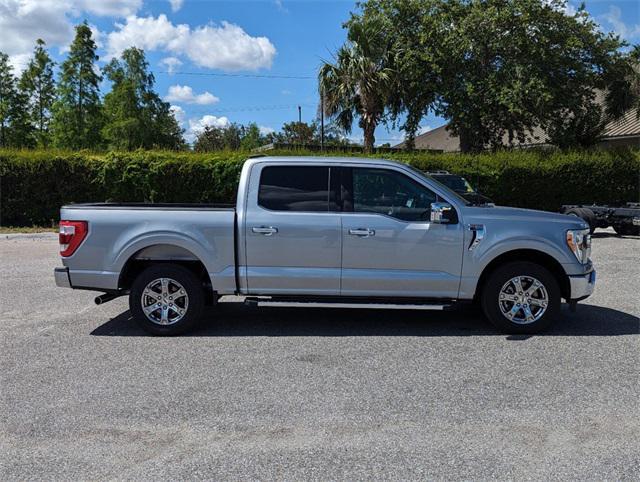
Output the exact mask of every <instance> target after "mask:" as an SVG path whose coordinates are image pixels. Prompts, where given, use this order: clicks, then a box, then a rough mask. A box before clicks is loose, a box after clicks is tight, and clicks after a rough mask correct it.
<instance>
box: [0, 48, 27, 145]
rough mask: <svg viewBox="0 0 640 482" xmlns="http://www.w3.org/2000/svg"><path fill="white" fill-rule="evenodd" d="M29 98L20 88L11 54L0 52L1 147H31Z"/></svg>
mask: <svg viewBox="0 0 640 482" xmlns="http://www.w3.org/2000/svg"><path fill="white" fill-rule="evenodd" d="M32 134H33V128H32V126H31V124H30V123H29V118H28V116H27V98H26V96H25V95H24V94H22V93H21V92H20V91H19V90H18V85H17V80H16V78H15V76H14V75H13V67H12V66H11V65H10V64H9V56H8V55H7V54H5V53H3V52H0V147H31V146H32V145H33V135H32Z"/></svg>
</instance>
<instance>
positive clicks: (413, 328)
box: [91, 302, 640, 340]
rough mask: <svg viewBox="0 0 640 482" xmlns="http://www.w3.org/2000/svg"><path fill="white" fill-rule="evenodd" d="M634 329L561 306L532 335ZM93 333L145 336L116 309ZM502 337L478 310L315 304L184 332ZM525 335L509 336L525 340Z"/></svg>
mask: <svg viewBox="0 0 640 482" xmlns="http://www.w3.org/2000/svg"><path fill="white" fill-rule="evenodd" d="M638 333H640V318H638V317H637V316H634V315H631V314H629V313H624V312H622V311H617V310H614V309H611V308H604V307H601V306H592V305H579V306H578V311H577V312H576V313H571V312H570V311H569V310H568V308H567V307H566V306H564V307H563V310H562V315H561V317H560V319H559V320H558V321H557V322H556V323H555V324H554V325H553V326H552V328H551V329H550V330H549V331H547V332H545V333H544V334H542V335H536V336H619V335H636V334H638ZM91 335H94V336H151V335H147V333H146V332H145V331H143V330H142V329H141V328H139V327H138V326H137V325H136V323H135V322H134V321H133V320H132V319H131V314H130V313H129V311H125V312H124V313H121V314H120V315H118V316H117V317H115V318H113V319H111V320H109V321H108V322H106V323H104V324H103V325H101V326H99V327H97V328H96V329H95V330H93V331H92V332H91ZM496 335H498V336H505V335H503V334H501V333H500V332H498V331H497V330H496V329H495V328H493V327H492V326H491V325H490V324H489V323H488V322H486V321H485V320H484V319H483V318H482V317H481V316H480V315H478V314H469V313H465V312H459V311H446V312H437V311H426V312H425V311H413V310H371V309H319V308H266V307H265V308H251V307H247V306H245V305H244V304H243V303H238V302H234V303H230V302H226V303H220V304H219V305H218V307H216V308H215V309H210V310H208V311H207V312H206V314H205V315H204V318H203V320H202V322H201V323H200V324H199V325H198V327H196V329H194V330H193V331H191V332H189V333H187V334H185V335H183V336H186V337H200V336H203V337H204V336H211V337H225V336H425V337H431V336H496ZM530 337H531V336H530V335H524V336H523V335H511V336H507V339H508V340H526V339H528V338H530Z"/></svg>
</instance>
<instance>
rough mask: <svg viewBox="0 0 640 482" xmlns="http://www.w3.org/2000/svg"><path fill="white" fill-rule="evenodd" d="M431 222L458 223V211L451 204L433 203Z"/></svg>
mask: <svg viewBox="0 0 640 482" xmlns="http://www.w3.org/2000/svg"><path fill="white" fill-rule="evenodd" d="M431 222H432V223H434V224H455V223H456V222H458V220H457V216H456V210H455V209H453V207H452V206H451V204H449V203H431Z"/></svg>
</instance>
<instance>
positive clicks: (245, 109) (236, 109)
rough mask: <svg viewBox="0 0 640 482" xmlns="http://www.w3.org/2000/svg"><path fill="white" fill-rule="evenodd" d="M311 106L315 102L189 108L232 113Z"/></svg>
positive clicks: (313, 105)
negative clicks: (223, 107) (222, 107)
mask: <svg viewBox="0 0 640 482" xmlns="http://www.w3.org/2000/svg"><path fill="white" fill-rule="evenodd" d="M302 105H303V106H311V107H315V106H316V104H286V105H255V106H244V107H228V108H225V109H209V108H207V107H199V108H196V109H191V108H190V109H189V110H190V111H194V110H195V111H196V112H205V113H206V112H210V113H219V114H224V113H234V112H256V111H268V110H284V109H296V108H297V107H298V106H302Z"/></svg>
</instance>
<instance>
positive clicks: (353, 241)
mask: <svg viewBox="0 0 640 482" xmlns="http://www.w3.org/2000/svg"><path fill="white" fill-rule="evenodd" d="M345 172H346V175H344V174H343V179H346V181H344V180H343V188H344V184H345V183H346V184H347V185H346V188H344V189H343V191H345V192H347V193H348V194H347V196H348V198H349V199H347V200H345V203H344V205H345V211H351V212H343V214H342V289H341V294H342V295H344V296H394V297H424V298H456V297H457V296H458V286H459V282H460V275H461V269H462V250H463V227H462V225H461V223H457V224H452V225H447V224H433V223H431V222H430V221H429V219H430V209H431V203H433V202H436V201H441V200H442V199H441V198H439V197H438V196H437V195H436V194H435V193H434V192H433V191H431V190H430V189H429V188H428V187H426V186H424V185H423V184H421V183H420V182H418V181H417V180H416V179H413V178H411V177H409V176H408V175H407V174H405V173H404V172H401V171H399V170H394V169H392V168H368V167H363V168H360V167H353V168H349V169H345Z"/></svg>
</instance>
